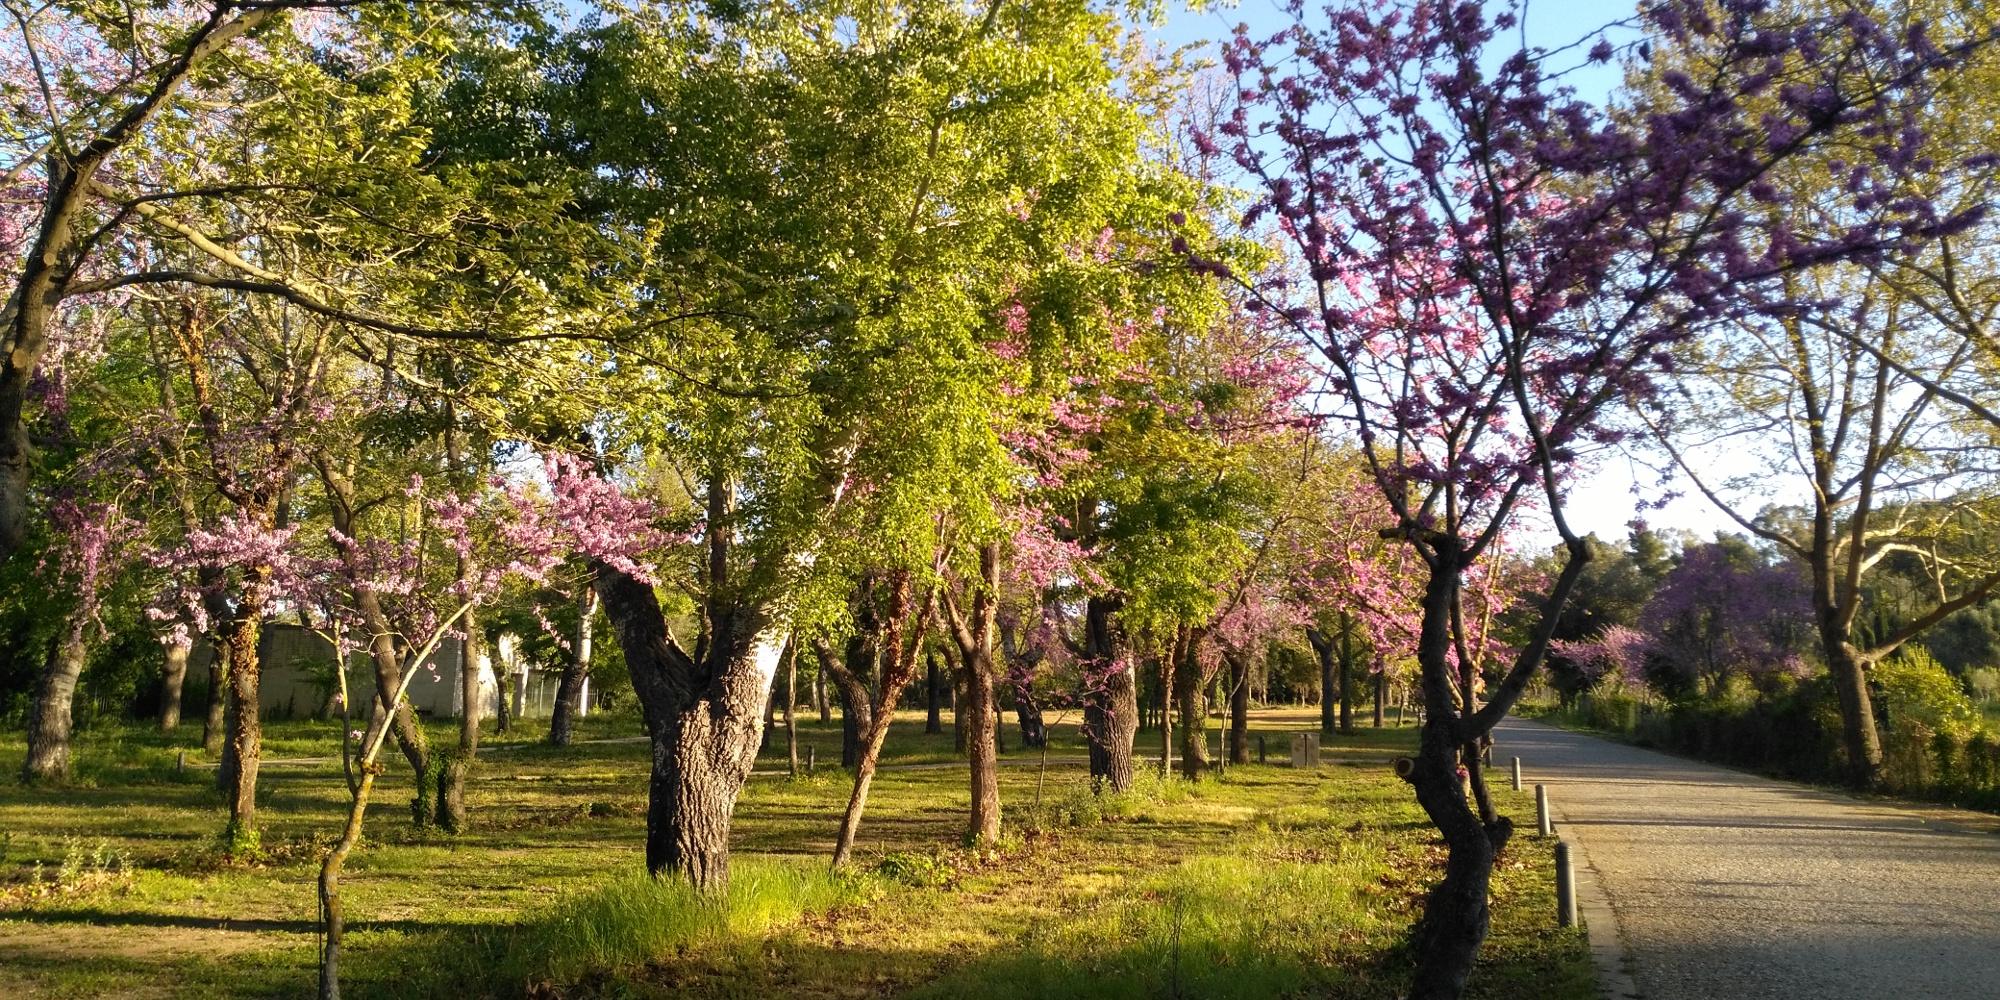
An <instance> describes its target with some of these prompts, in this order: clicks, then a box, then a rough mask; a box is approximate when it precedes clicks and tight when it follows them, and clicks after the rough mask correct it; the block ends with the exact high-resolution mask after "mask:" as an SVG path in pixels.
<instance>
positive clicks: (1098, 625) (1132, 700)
mask: <svg viewBox="0 0 2000 1000" xmlns="http://www.w3.org/2000/svg"><path fill="white" fill-rule="evenodd" d="M1118 607H1119V604H1118V600H1117V598H1114V597H1108V596H1094V597H1091V598H1090V599H1089V600H1087V601H1086V602H1085V603H1084V630H1085V636H1084V643H1085V650H1086V654H1087V659H1088V661H1089V665H1088V666H1087V667H1086V668H1085V670H1084V674H1085V677H1086V680H1085V691H1084V711H1083V721H1084V730H1085V737H1086V739H1087V740H1088V742H1089V744H1090V777H1091V781H1092V782H1093V784H1094V785H1095V786H1096V787H1097V788H1098V789H1099V790H1100V791H1101V790H1102V789H1103V788H1104V787H1105V786H1107V785H1108V786H1110V788H1111V790H1112V791H1114V792H1128V791H1131V790H1132V737H1133V736H1134V735H1136V734H1137V733H1138V731H1139V689H1138V684H1137V679H1136V678H1135V677H1133V670H1132V665H1131V664H1130V663H1129V662H1124V659H1123V656H1122V652H1123V650H1122V649H1121V648H1120V647H1121V645H1122V643H1121V642H1120V640H1119V638H1118V635H1117V626H1116V624H1115V623H1113V622H1112V620H1111V617H1112V615H1113V614H1115V613H1116V612H1117V610H1118Z"/></svg>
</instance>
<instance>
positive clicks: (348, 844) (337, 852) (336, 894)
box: [319, 762, 381, 1000]
mask: <svg viewBox="0 0 2000 1000" xmlns="http://www.w3.org/2000/svg"><path fill="white" fill-rule="evenodd" d="M380 771H381V768H380V767H377V766H375V765H374V763H373V762H370V763H368V764H365V765H364V766H363V767H362V769H361V784H360V785H359V786H358V787H356V789H355V791H354V798H353V799H352V800H351V801H350V802H349V803H348V807H347V825H346V826H345V827H342V828H341V834H340V839H339V840H337V841H335V842H334V845H333V849H332V850H329V851H327V852H326V857H325V858H324V859H322V860H321V861H320V866H319V917H320V924H321V926H322V928H323V929H324V930H325V937H324V938H323V939H322V940H321V943H320V952H319V998H320V1000H340V942H341V939H342V938H343V937H344V936H345V934H346V930H347V921H346V919H345V918H344V916H343V914H342V911H341V907H340V870H341V868H342V866H344V865H345V864H346V863H347V855H348V854H350V853H352V852H353V850H354V846H355V845H356V844H358V843H360V842H361V820H362V817H363V816H364V815H365V814H366V813H367V811H368V798H369V794H370V793H371V792H373V791H374V789H375V775H376V774H377V773H379V772H380Z"/></svg>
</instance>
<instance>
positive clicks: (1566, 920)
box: [1556, 840, 1576, 927]
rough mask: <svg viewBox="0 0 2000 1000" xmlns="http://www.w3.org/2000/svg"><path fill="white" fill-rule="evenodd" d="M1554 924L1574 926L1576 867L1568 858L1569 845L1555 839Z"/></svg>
mask: <svg viewBox="0 0 2000 1000" xmlns="http://www.w3.org/2000/svg"><path fill="white" fill-rule="evenodd" d="M1556 925H1557V926H1559V927H1575V926H1576V868H1575V867H1574V866H1573V865H1572V863H1571V862H1570V858H1569V845H1568V844H1566V843H1564V842H1563V841H1560V840H1558V841H1556Z"/></svg>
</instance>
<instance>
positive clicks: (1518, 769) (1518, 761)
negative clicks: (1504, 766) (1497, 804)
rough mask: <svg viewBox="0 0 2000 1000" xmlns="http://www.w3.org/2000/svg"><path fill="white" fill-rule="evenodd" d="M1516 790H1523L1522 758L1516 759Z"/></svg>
mask: <svg viewBox="0 0 2000 1000" xmlns="http://www.w3.org/2000/svg"><path fill="white" fill-rule="evenodd" d="M1514 790H1515V791H1517V792H1518V791H1520V790H1521V758H1519V757H1516V758H1514Z"/></svg>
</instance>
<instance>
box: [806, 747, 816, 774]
mask: <svg viewBox="0 0 2000 1000" xmlns="http://www.w3.org/2000/svg"><path fill="white" fill-rule="evenodd" d="M818 756H819V748H818V747H814V746H811V745H808V746H807V747H806V773H807V774H811V773H813V767H814V765H815V764H817V763H818V761H817V760H816V759H815V758H817V757H818Z"/></svg>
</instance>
